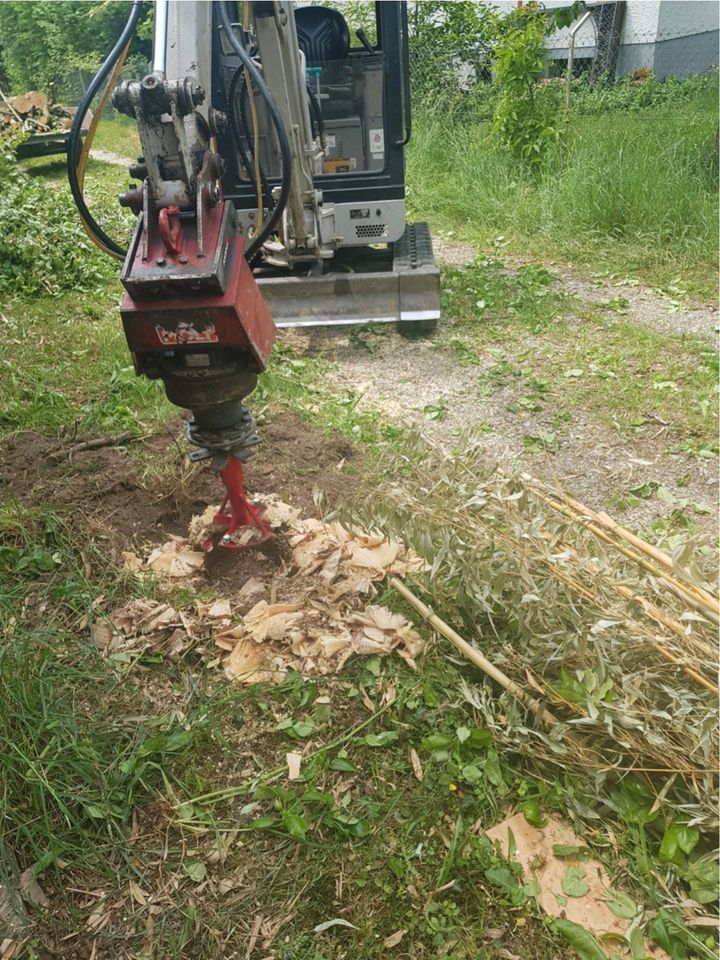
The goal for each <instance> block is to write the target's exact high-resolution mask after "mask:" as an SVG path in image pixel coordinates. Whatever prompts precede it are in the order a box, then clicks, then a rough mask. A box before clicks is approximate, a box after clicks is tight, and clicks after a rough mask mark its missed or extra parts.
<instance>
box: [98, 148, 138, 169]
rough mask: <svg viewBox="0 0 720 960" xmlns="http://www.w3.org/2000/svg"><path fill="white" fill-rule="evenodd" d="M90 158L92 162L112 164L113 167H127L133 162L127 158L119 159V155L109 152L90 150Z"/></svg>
mask: <svg viewBox="0 0 720 960" xmlns="http://www.w3.org/2000/svg"><path fill="white" fill-rule="evenodd" d="M90 156H91V157H92V158H93V160H102V162H103V163H112V164H113V166H115V167H129V166H130V164H131V163H132V162H133V161H132V159H128V157H121V156H120V154H119V153H111V151H110V150H91V152H90Z"/></svg>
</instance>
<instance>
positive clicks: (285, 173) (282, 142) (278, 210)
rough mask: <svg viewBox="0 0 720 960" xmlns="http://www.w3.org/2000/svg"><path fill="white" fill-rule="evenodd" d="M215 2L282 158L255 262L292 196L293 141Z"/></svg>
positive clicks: (220, 1) (251, 254) (220, 0)
mask: <svg viewBox="0 0 720 960" xmlns="http://www.w3.org/2000/svg"><path fill="white" fill-rule="evenodd" d="M216 2H217V8H218V13H219V15H220V23H221V24H222V28H223V30H224V31H225V36H226V37H227V39H228V42H229V43H230V45H231V46H232V48H233V50H234V51H235V53H236V54H237V56H238V57H239V58H240V62H241V63H242V64H243V66H244V67H245V68H246V70H247V72H248V74H249V75H250V78H251V80H252V82H253V83H254V84H255V86H256V88H257V90H258V92H259V93H260V96H261V97H262V98H263V100H264V101H265V104H266V106H267V110H268V114H269V115H270V119H271V120H272V123H273V126H274V127H275V133H276V135H277V140H278V147H279V148H280V161H281V169H282V178H281V181H280V194H279V196H278V199H277V203H276V204H275V206H274V208H273V211H272V213H271V214H270V216H269V217H268V219H267V220H266V221H265V224H264V225H263V227H262V229H261V230H260V231H259V232H258V233H257V234H256V236H255V237H253V240H252V242H251V244H250V246H249V247H248V248H247V250H246V251H245V256H246V258H247V259H248V261H250V262H252V261H253V260H254V258H255V255H256V254H258V253H259V252H260V250H261V249H262V245H263V243H265V241H266V240H267V238H268V237H269V236H270V235H271V234H272V233H273V231H274V230H275V227H276V226H277V224H278V222H279V221H280V217H281V216H282V214H283V211H284V210H285V207H286V206H287V202H288V198H289V196H290V172H291V163H292V161H291V157H290V144H289V142H288V138H287V133H286V132H285V125H284V124H283V121H282V117H281V116H280V112H279V110H278V108H277V104H276V103H275V98H274V97H273V95H272V93H270V91H269V89H268V87H267V85H266V83H265V81H264V79H263V76H262V74H261V73H260V71H259V70H258V68H257V67H256V66H255V64H254V63H253V60H252V57H251V56H250V54H249V53H248V52H247V50H245V47H244V46H243V44H242V43H241V42H240V40H238V38H237V36H236V35H235V31H234V30H233V27H232V23H231V22H230V17H229V16H228V12H227V7H226V5H225V0H216Z"/></svg>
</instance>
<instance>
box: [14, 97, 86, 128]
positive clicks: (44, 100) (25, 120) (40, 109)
mask: <svg viewBox="0 0 720 960" xmlns="http://www.w3.org/2000/svg"><path fill="white" fill-rule="evenodd" d="M75 112H76V108H75V107H65V106H63V105H62V104H61V103H53V104H51V103H50V100H49V98H48V95H47V94H46V93H43V92H42V91H41V90H29V91H28V92H27V93H19V94H17V96H15V97H7V96H5V94H4V93H3V92H2V91H1V90H0V135H4V136H10V135H14V134H18V133H48V132H50V131H51V130H69V129H70V127H71V126H72V122H73V117H74V115H75ZM85 122H86V123H87V122H88V118H86V121H85Z"/></svg>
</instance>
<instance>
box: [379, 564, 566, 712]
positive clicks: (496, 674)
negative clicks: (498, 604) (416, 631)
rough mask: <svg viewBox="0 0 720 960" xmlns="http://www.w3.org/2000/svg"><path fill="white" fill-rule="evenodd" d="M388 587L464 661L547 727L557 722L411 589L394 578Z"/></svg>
mask: <svg viewBox="0 0 720 960" xmlns="http://www.w3.org/2000/svg"><path fill="white" fill-rule="evenodd" d="M390 586H392V587H393V589H395V590H397V592H398V593H399V594H400V596H402V597H404V598H405V600H407V602H408V603H409V604H410V606H411V607H413V608H414V609H415V610H417V612H418V613H419V614H420V615H421V616H422V617H424V618H425V620H427V622H428V623H429V624H430V625H431V626H432V627H434V628H435V629H436V630H437V632H438V633H441V634H442V635H443V637H445V639H446V640H449V641H450V643H451V644H452V645H453V646H454V647H456V648H457V649H458V650H459V651H460V653H462V654H463V655H464V656H466V657H467V658H468V660H470V661H471V662H472V663H474V664H475V666H476V667H479V668H480V669H481V670H482V671H483V673H486V674H487V675H488V676H489V677H490V678H491V679H492V680H494V681H495V682H496V683H499V684H500V686H501V687H503V688H504V689H505V690H507V691H508V693H511V694H512V695H513V696H514V697H515V699H516V700H519V701H520V702H521V703H523V704H524V705H525V706H526V707H528V709H529V710H532V712H533V713H534V714H535V715H536V716H538V717H539V718H540V719H541V720H542V721H543V722H544V723H546V724H547V725H548V726H555V725H556V724H558V723H560V721H559V720H558V718H557V717H556V716H555V715H554V714H552V713H550V711H549V710H548V709H547V707H543V705H542V704H541V703H538V701H537V700H535V699H534V697H531V696H530V695H529V694H528V693H527V692H526V691H525V690H523V689H522V687H519V686H518V685H517V683H515V681H514V680H511V679H510V677H508V676H506V674H504V673H503V672H502V670H499V669H498V668H497V667H496V666H495V665H494V664H493V663H491V662H490V661H489V660H488V659H487V658H486V657H484V656H483V655H482V654H481V653H480V651H479V650H476V649H475V647H473V646H471V645H470V644H469V643H468V642H467V640H463V638H462V637H461V636H460V634H459V633H457V632H456V631H455V630H453V628H452V627H451V626H449V624H447V623H445V621H444V620H441V619H440V617H438V615H437V614H436V613H433V611H432V610H431V609H430V607H428V606H427V604H425V603H423V602H422V600H420V598H419V597H416V596H415V594H414V593H413V592H412V590H409V589H408V588H407V587H406V586H405V584H404V583H403V582H402V581H401V580H398V578H397V577H390Z"/></svg>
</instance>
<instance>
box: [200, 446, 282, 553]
mask: <svg viewBox="0 0 720 960" xmlns="http://www.w3.org/2000/svg"><path fill="white" fill-rule="evenodd" d="M220 477H221V479H222V482H223V483H224V484H225V491H226V493H225V499H224V500H223V502H222V505H221V507H220V510H219V511H218V513H216V514H215V516H214V517H213V523H215V524H217V525H218V526H221V527H227V529H226V531H225V533H224V534H223V535H222V537H221V538H220V542H219V543H218V547H222V548H223V549H224V550H252V549H253V548H254V547H258V546H260V544H261V543H265V541H266V540H269V539H270V537H271V536H272V534H271V532H270V530H269V529H268V527H266V526H265V524H264V523H263V521H262V518H261V516H260V510H259V509H258V508H257V507H256V506H254V505H253V504H252V503H250V501H249V500H248V499H247V497H246V496H245V475H244V471H243V465H242V463H241V462H240V460H238V459H237V457H232V456H231V457H228V461H227V463H226V464H225V466H224V467H223V469H222V470H221V472H220ZM228 504H229V505H230V512H229V513H227V512H226V511H227V507H228ZM212 547H213V544H212V543H206V544H205V549H206V550H211V549H212Z"/></svg>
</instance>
